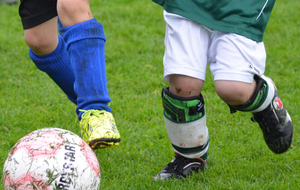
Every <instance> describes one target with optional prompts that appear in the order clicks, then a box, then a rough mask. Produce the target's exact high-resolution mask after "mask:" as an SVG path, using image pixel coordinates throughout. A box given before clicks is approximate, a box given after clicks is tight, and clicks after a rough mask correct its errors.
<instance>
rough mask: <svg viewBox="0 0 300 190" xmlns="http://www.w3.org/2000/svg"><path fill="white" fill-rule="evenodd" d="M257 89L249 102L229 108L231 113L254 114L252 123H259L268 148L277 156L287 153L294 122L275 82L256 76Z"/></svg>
mask: <svg viewBox="0 0 300 190" xmlns="http://www.w3.org/2000/svg"><path fill="white" fill-rule="evenodd" d="M254 80H255V81H256V84H257V87H256V90H255V92H254V93H253V95H252V97H251V98H250V100H249V101H247V102H246V103H244V104H242V105H238V106H229V107H230V110H231V113H234V112H235V111H236V110H238V111H244V112H252V114H253V117H252V118H251V119H252V121H256V122H258V124H259V126H260V128H261V130H262V132H263V136H264V139H265V142H266V144H267V145H268V147H269V148H270V149H271V150H272V151H273V152H274V153H276V154H281V153H284V152H286V151H287V150H288V149H289V147H290V146H291V143H292V137H293V122H292V119H291V117H290V115H289V113H288V111H287V110H286V108H285V107H284V106H283V103H282V101H281V99H280V97H279V94H278V91H277V89H276V86H275V84H274V83H273V81H272V80H271V79H270V78H268V77H266V76H264V75H262V76H254Z"/></svg>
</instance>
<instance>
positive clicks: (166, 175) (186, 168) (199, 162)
mask: <svg viewBox="0 0 300 190" xmlns="http://www.w3.org/2000/svg"><path fill="white" fill-rule="evenodd" d="M205 167H206V160H203V159H201V158H194V159H190V158H185V157H183V156H181V155H179V154H177V153H175V159H173V160H172V161H171V162H170V163H169V164H168V165H166V166H165V167H164V168H163V169H162V170H161V171H160V173H159V174H157V175H155V176H154V177H153V179H154V180H155V181H157V180H170V179H172V178H176V179H184V178H186V176H188V175H191V174H192V172H197V171H199V169H201V170H204V169H205Z"/></svg>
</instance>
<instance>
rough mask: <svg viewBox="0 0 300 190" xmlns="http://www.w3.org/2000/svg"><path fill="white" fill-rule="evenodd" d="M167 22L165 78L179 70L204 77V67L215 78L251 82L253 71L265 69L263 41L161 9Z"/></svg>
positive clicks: (203, 78) (183, 73) (257, 73)
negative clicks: (223, 30)
mask: <svg viewBox="0 0 300 190" xmlns="http://www.w3.org/2000/svg"><path fill="white" fill-rule="evenodd" d="M164 18H165V21H166V23H167V26H166V36H165V54H164V61H163V62H164V79H165V80H166V81H167V82H169V75H172V74H180V75H186V76H190V77H194V78H198V79H201V80H205V74H206V67H207V64H208V63H210V70H211V73H212V75H213V77H214V80H233V81H240V82H246V83H252V81H253V75H262V74H263V73H264V71H265V63H266V51H265V46H264V43H263V42H255V41H253V40H251V39H248V38H246V37H244V36H241V35H237V34H234V33H224V32H219V31H216V30H211V29H209V28H207V27H205V26H202V25H200V24H198V23H196V22H193V21H191V20H189V19H186V18H184V17H182V16H179V15H176V14H171V13H168V12H166V11H164Z"/></svg>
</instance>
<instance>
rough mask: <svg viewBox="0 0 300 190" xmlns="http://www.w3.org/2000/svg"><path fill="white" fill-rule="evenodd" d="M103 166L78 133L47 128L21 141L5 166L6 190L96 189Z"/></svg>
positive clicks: (15, 146)
mask: <svg viewBox="0 0 300 190" xmlns="http://www.w3.org/2000/svg"><path fill="white" fill-rule="evenodd" d="M100 177H101V174H100V166H99V162H98V159H97V157H96V155H95V153H94V152H93V150H92V149H91V148H90V147H89V145H88V144H87V143H86V142H84V141H83V139H81V138H80V137H79V136H77V135H76V134H74V133H72V132H70V131H68V130H64V129H60V128H45V129H40V130H36V131H33V132H32V133H30V134H28V135H26V136H24V137H23V138H21V139H20V140H19V141H18V142H17V143H16V144H15V145H14V147H13V148H12V149H11V151H10V152H9V154H8V157H7V159H6V161H5V163H4V167H3V181H4V187H5V190H12V189H14V190H15V189H16V190H25V189H28V190H29V189H37V190H42V189H43V190H54V189H57V190H74V189H76V190H96V189H99V188H100Z"/></svg>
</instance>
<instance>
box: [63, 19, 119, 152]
mask: <svg viewBox="0 0 300 190" xmlns="http://www.w3.org/2000/svg"><path fill="white" fill-rule="evenodd" d="M64 39H65V41H66V43H67V50H68V52H69V57H70V61H71V65H72V68H73V71H74V75H75V83H74V90H75V93H76V95H77V108H76V112H77V114H78V118H79V120H80V127H81V135H82V137H83V139H84V140H85V141H87V142H88V143H89V145H90V146H91V147H92V148H93V149H96V148H105V147H109V146H112V145H119V142H120V133H119V131H118V129H117V127H116V124H115V121H114V118H113V116H112V114H111V108H110V107H109V106H108V103H109V102H110V101H111V99H110V97H109V94H108V89H107V85H106V83H107V79H106V71H105V55H104V44H105V41H106V39H105V35H104V31H103V27H102V24H101V23H99V22H97V20H96V19H91V20H88V21H85V22H81V23H78V24H75V25H72V26H68V27H65V34H64Z"/></svg>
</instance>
